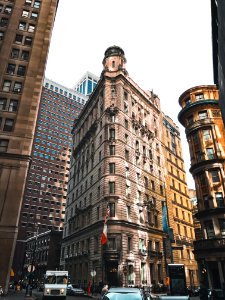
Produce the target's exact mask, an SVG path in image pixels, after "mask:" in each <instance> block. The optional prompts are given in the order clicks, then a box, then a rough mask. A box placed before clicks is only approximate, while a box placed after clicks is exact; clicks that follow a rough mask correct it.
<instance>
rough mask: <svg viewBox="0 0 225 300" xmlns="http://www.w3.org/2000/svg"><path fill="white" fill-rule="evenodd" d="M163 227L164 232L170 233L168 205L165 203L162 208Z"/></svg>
mask: <svg viewBox="0 0 225 300" xmlns="http://www.w3.org/2000/svg"><path fill="white" fill-rule="evenodd" d="M162 227H163V232H166V233H168V230H169V227H168V220H167V206H166V205H164V206H163V208H162Z"/></svg>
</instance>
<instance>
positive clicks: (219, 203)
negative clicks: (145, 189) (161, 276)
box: [179, 85, 225, 288]
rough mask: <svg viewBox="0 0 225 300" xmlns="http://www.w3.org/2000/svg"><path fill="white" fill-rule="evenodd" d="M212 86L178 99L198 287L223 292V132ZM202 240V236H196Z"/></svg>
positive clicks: (224, 206)
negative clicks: (191, 191)
mask: <svg viewBox="0 0 225 300" xmlns="http://www.w3.org/2000/svg"><path fill="white" fill-rule="evenodd" d="M218 98H219V96H218V89H217V87H216V86H215V85H205V86H197V87H193V88H191V89H189V90H187V91H185V92H184V93H183V94H182V95H181V96H180V98H179V103H180V105H181V107H182V109H181V111H180V113H179V121H180V122H181V124H182V125H183V126H184V127H185V129H186V136H187V140H188V143H189V151H190V157H191V168H190V172H191V173H192V176H193V178H194V181H195V187H196V197H197V208H198V212H197V213H196V217H197V219H198V220H199V222H200V225H201V230H202V236H203V238H202V239H198V240H196V241H195V242H194V254H195V257H196V260H197V262H198V265H199V271H200V275H201V278H200V280H201V283H202V284H205V285H206V284H208V285H209V287H210V288H222V286H223V284H224V278H225V277H224V275H225V264H224V261H225V252H224V249H225V248H224V245H225V240H224V234H225V204H224V193H225V188H224V176H225V175H224V150H225V130H224V125H223V121H222V117H221V111H220V108H219V101H218V100H219V99H218ZM199 236H201V235H199Z"/></svg>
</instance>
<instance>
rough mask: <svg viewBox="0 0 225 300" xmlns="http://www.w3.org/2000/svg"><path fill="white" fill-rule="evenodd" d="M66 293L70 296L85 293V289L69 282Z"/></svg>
mask: <svg viewBox="0 0 225 300" xmlns="http://www.w3.org/2000/svg"><path fill="white" fill-rule="evenodd" d="M66 294H67V295H70V296H76V295H84V290H83V289H82V288H80V287H79V286H77V285H75V284H68V285H67V289H66Z"/></svg>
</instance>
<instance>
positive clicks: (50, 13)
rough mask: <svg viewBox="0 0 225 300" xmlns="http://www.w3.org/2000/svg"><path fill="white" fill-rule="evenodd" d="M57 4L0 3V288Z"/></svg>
mask: <svg viewBox="0 0 225 300" xmlns="http://www.w3.org/2000/svg"><path fill="white" fill-rule="evenodd" d="M57 5H58V1H57V0H53V1H40V0H10V1H0V61H1V64H0V182H1V185H0V244H1V247H0V257H1V260H0V285H2V286H3V288H4V289H5V290H7V289H8V283H7V282H8V280H9V275H10V269H11V265H12V259H13V254H14V248H15V241H16V237H17V231H18V220H19V213H20V208H21V204H22V199H23V192H24V188H25V180H26V176H27V172H28V169H29V164H30V161H31V148H32V142H33V138H34V130H35V124H36V119H37V113H38V106H39V101H40V93H41V87H42V81H43V76H44V69H45V63H46V57H47V54H48V48H49V43H50V38H51V32H52V28H53V24H54V19H55V15H56V10H57Z"/></svg>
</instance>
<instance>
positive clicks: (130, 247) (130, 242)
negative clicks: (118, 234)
mask: <svg viewBox="0 0 225 300" xmlns="http://www.w3.org/2000/svg"><path fill="white" fill-rule="evenodd" d="M127 251H128V252H131V251H132V237H131V236H128V237H127Z"/></svg>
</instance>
